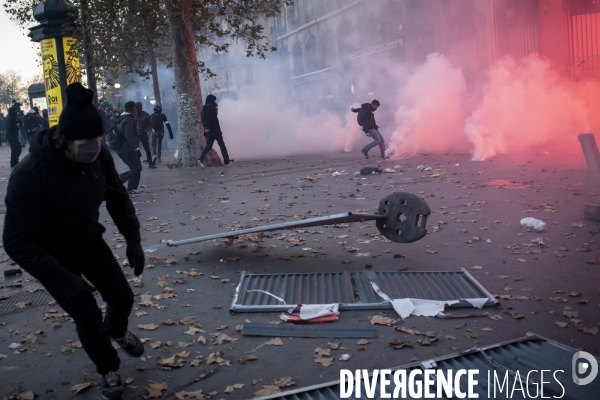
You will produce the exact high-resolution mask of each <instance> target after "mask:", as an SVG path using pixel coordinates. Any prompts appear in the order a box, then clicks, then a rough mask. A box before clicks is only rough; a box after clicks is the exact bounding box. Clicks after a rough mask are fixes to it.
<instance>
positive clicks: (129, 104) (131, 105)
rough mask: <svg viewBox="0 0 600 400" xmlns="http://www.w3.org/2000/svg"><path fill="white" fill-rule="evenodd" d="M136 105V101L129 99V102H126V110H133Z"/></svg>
mask: <svg viewBox="0 0 600 400" xmlns="http://www.w3.org/2000/svg"><path fill="white" fill-rule="evenodd" d="M135 107H136V105H135V103H134V102H133V101H128V102H127V103H125V111H126V112H129V113H130V112H133V109H134V108H135Z"/></svg>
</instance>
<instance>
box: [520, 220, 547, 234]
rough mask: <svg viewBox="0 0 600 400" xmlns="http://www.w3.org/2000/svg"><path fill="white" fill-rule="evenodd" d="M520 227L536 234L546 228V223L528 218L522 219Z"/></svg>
mask: <svg viewBox="0 0 600 400" xmlns="http://www.w3.org/2000/svg"><path fill="white" fill-rule="evenodd" d="M521 226H522V227H523V228H529V229H532V230H534V231H536V232H540V231H543V230H544V228H545V227H546V223H545V222H544V221H542V220H539V219H537V218H532V217H528V218H523V219H522V220H521Z"/></svg>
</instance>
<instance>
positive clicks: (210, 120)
mask: <svg viewBox="0 0 600 400" xmlns="http://www.w3.org/2000/svg"><path fill="white" fill-rule="evenodd" d="M216 100H217V98H216V97H215V96H213V95H212V94H209V95H208V96H206V104H205V105H204V107H203V108H202V125H204V136H220V135H222V134H223V132H221V125H220V124H219V117H217V114H218V112H217V107H216V106H215V101H216ZM207 129H208V131H206V130H207Z"/></svg>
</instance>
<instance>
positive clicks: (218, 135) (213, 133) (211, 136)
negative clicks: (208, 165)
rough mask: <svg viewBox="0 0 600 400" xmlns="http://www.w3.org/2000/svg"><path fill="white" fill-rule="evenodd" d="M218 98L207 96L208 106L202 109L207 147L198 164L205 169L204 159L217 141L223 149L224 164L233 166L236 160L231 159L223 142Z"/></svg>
mask: <svg viewBox="0 0 600 400" xmlns="http://www.w3.org/2000/svg"><path fill="white" fill-rule="evenodd" d="M216 100H217V97H216V96H214V95H212V94H209V95H208V96H206V104H205V105H204V107H203V108H202V125H203V126H204V136H206V147H205V148H204V151H202V154H201V155H200V159H199V160H198V162H199V163H200V166H201V167H202V168H204V159H205V158H206V155H207V154H208V152H209V151H211V150H212V148H213V145H214V144H215V141H217V144H218V145H219V148H220V149H221V154H222V155H223V163H224V164H225V165H229V164H231V163H232V162H233V161H234V160H230V159H229V154H228V153H227V147H225V142H224V141H223V132H221V125H220V124H219V117H218V114H219V110H218V107H219V105H218V104H217V102H216Z"/></svg>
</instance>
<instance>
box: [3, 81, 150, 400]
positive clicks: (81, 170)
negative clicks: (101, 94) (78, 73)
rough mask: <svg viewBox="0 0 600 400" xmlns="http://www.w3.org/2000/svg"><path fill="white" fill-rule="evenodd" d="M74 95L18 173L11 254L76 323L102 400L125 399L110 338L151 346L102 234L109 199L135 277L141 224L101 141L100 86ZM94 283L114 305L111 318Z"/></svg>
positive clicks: (12, 187) (8, 231)
mask: <svg viewBox="0 0 600 400" xmlns="http://www.w3.org/2000/svg"><path fill="white" fill-rule="evenodd" d="M65 92H66V97H67V104H66V105H65V107H64V109H63V111H62V113H61V116H60V119H59V123H58V126H56V127H52V128H51V129H48V130H44V131H41V132H40V133H38V135H37V136H36V137H35V138H34V140H33V143H32V145H31V147H30V153H29V154H28V155H27V156H26V157H25V158H24V159H23V161H22V162H21V163H20V164H19V165H18V166H17V168H15V169H14V171H13V173H12V175H11V177H10V181H9V184H8V188H7V194H6V199H5V203H6V217H5V220H4V231H3V242H4V250H5V251H6V253H7V254H8V255H9V256H10V258H11V259H12V260H14V261H15V262H16V263H17V264H19V265H20V266H21V267H22V268H23V269H25V270H26V271H27V272H29V273H30V274H31V275H32V276H33V277H34V278H36V279H38V280H39V281H40V282H41V284H42V285H43V286H44V287H45V288H46V290H47V291H48V293H49V294H50V295H51V296H52V297H53V298H54V299H55V300H56V302H57V303H58V305H59V306H60V307H61V308H62V309H63V310H64V311H65V312H67V313H68V314H69V315H70V316H71V318H73V320H74V321H75V326H76V329H77V334H78V335H79V339H80V341H81V345H82V346H83V349H84V350H85V351H86V353H87V354H88V356H89V357H90V359H91V360H92V361H93V362H94V364H95V365H96V369H97V371H98V373H99V374H100V375H102V385H101V395H102V398H104V399H109V400H113V399H121V398H122V397H123V393H124V387H123V384H122V382H121V378H120V375H119V372H118V370H119V366H120V360H119V356H118V354H117V351H116V350H115V349H114V347H113V346H112V343H111V339H112V340H115V341H116V342H117V343H118V344H119V345H120V348H121V349H122V350H123V351H125V352H126V353H127V354H129V355H130V356H133V357H140V356H141V355H142V354H143V353H144V345H143V344H142V342H141V340H140V339H139V338H138V337H137V336H136V335H134V334H133V333H132V332H131V331H129V330H128V318H129V314H130V312H131V309H132V307H133V303H134V297H133V292H132V290H131V288H130V286H129V284H128V283H127V279H126V278H125V275H124V274H123V271H122V270H121V267H120V266H119V264H118V262H117V261H116V260H115V258H114V256H113V253H112V251H111V249H110V247H109V246H108V245H107V244H106V242H105V241H104V240H103V238H102V234H103V233H104V232H105V230H106V229H105V228H104V227H103V226H102V225H101V224H100V223H99V217H100V211H99V210H100V206H101V205H102V204H103V202H106V209H107V210H108V212H109V214H110V215H111V217H112V219H113V220H114V222H115V225H116V226H117V228H118V229H119V232H120V233H121V234H122V235H123V236H124V237H125V240H126V241H127V251H126V253H127V258H128V260H129V263H130V266H131V267H132V268H133V269H134V273H135V275H136V276H140V275H141V274H142V272H143V269H144V263H145V259H144V252H143V249H142V246H141V244H140V242H141V236H140V223H139V221H138V219H137V217H136V215H135V208H134V206H133V204H132V202H131V200H130V198H129V196H128V194H127V191H126V190H125V187H123V184H122V183H121V182H120V180H119V177H118V175H117V171H116V170H115V165H114V162H113V159H112V157H111V155H110V152H109V151H108V149H107V148H106V147H102V145H101V141H100V140H101V136H102V120H101V118H100V115H99V114H98V111H97V110H96V108H95V107H94V105H93V104H92V98H93V91H91V90H89V89H86V88H84V87H83V86H82V85H81V84H80V83H73V84H71V85H69V86H67V88H66V91H65ZM84 278H85V279H87V280H88V281H89V282H90V283H91V285H93V287H92V286H91V285H90V284H89V283H87V282H86V280H85V279H84ZM94 288H95V289H96V290H97V291H98V292H99V293H100V295H101V296H102V299H103V300H104V301H106V303H107V305H106V314H105V316H104V318H103V317H102V311H101V310H100V308H99V307H98V305H97V303H96V299H95V298H94V295H93V289H94Z"/></svg>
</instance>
